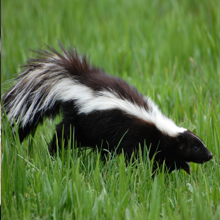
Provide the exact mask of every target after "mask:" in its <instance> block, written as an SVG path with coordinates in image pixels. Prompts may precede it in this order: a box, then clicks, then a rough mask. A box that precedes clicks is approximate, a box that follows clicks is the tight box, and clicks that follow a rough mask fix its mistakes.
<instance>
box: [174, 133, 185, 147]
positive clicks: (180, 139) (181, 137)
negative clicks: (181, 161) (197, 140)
mask: <svg viewBox="0 0 220 220" xmlns="http://www.w3.org/2000/svg"><path fill="white" fill-rule="evenodd" d="M184 140H185V137H184V134H179V135H178V136H177V143H176V145H177V148H178V149H179V150H183V148H184V143H185V141H184Z"/></svg>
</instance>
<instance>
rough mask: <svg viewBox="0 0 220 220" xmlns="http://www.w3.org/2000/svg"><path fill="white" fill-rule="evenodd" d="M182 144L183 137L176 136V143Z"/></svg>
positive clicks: (181, 135) (180, 135)
mask: <svg viewBox="0 0 220 220" xmlns="http://www.w3.org/2000/svg"><path fill="white" fill-rule="evenodd" d="M183 142H184V135H183V134H179V135H178V136H177V143H180V144H181V143H183Z"/></svg>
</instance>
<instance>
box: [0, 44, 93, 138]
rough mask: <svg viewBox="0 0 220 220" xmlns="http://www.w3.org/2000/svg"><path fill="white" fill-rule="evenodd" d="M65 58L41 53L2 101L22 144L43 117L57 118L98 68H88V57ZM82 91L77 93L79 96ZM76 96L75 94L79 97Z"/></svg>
mask: <svg viewBox="0 0 220 220" xmlns="http://www.w3.org/2000/svg"><path fill="white" fill-rule="evenodd" d="M60 47H61V49H62V52H63V54H60V53H58V52H57V51H55V50H54V49H52V48H50V47H48V51H43V50H41V51H38V52H36V53H37V54H38V58H36V59H31V60H29V61H28V62H27V64H26V65H25V67H26V68H27V69H26V71H24V72H23V73H22V74H21V75H19V76H18V77H17V78H16V79H15V80H16V83H15V85H14V86H13V87H12V88H11V89H10V90H8V91H7V92H6V93H5V94H4V96H3V97H2V100H3V105H4V108H5V111H6V114H7V116H8V120H9V121H10V123H11V125H12V127H13V126H14V122H15V123H16V124H17V126H18V127H19V136H20V139H21V141H22V140H23V139H24V138H25V137H26V136H27V135H28V134H29V133H30V132H31V131H32V130H34V129H35V128H36V127H37V124H38V123H39V122H41V121H42V119H43V117H44V116H53V117H54V116H55V115H56V114H57V113H58V112H59V110H60V107H61V106H62V104H63V102H68V101H69V99H71V97H70V91H69V90H70V88H71V93H72V92H74V91H73V90H72V88H74V86H76V84H77V81H80V80H81V78H82V76H83V75H85V74H88V73H91V72H93V71H96V69H95V68H93V67H91V66H89V65H88V64H87V61H86V58H85V56H82V57H79V56H78V54H77V52H76V50H69V51H66V50H65V49H64V48H63V47H62V45H60ZM80 92H83V91H77V93H80ZM76 96H77V94H75V96H73V97H76Z"/></svg>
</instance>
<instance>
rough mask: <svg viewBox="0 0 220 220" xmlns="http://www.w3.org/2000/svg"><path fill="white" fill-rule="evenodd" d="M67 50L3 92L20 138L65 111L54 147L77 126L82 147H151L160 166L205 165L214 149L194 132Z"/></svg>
mask: <svg viewBox="0 0 220 220" xmlns="http://www.w3.org/2000/svg"><path fill="white" fill-rule="evenodd" d="M60 47H61V50H62V54H61V53H59V52H57V51H56V50H55V49H53V48H51V47H48V50H47V51H44V50H40V51H38V52H37V54H38V57H37V58H36V59H31V60H29V61H28V62H27V64H26V65H25V67H26V71H24V72H23V73H21V74H20V75H19V76H18V77H17V78H16V80H17V81H16V83H15V85H14V86H13V87H12V88H11V89H9V90H8V91H7V92H6V93H5V94H4V96H3V98H2V99H3V105H4V108H5V112H6V114H7V117H8V120H9V122H10V124H11V126H12V127H14V126H15V124H14V123H16V125H17V126H18V133H19V137H20V141H23V139H24V138H25V137H26V136H27V135H28V134H29V133H30V132H33V131H34V130H35V129H36V127H37V125H38V124H39V123H40V122H42V120H43V118H44V117H45V116H47V117H49V116H50V117H51V116H52V117H54V116H55V115H57V114H58V113H59V112H60V111H61V113H62V116H63V119H62V122H61V123H60V124H58V125H57V126H56V132H55V134H54V136H53V139H52V141H51V143H50V145H49V149H50V151H51V152H54V151H56V149H57V144H58V146H59V147H60V146H61V142H62V141H64V143H65V145H67V143H68V140H69V138H70V133H71V131H72V130H74V132H75V140H76V141H77V146H82V147H83V146H87V147H88V146H89V147H91V148H93V149H95V148H96V147H98V149H100V150H102V152H104V154H105V152H106V149H107V150H108V152H113V151H116V152H117V153H121V152H122V151H123V152H124V154H125V155H126V157H127V158H131V155H132V153H133V152H137V151H138V150H139V149H141V150H142V152H146V151H144V147H146V146H147V149H148V152H149V157H150V159H152V158H154V163H155V164H156V166H158V165H159V167H160V166H162V165H163V163H164V164H165V167H166V169H167V170H168V171H169V172H171V171H173V170H174V169H181V168H182V169H184V170H185V171H186V172H187V173H188V174H189V173H190V168H189V162H190V161H191V162H195V163H204V162H206V161H209V160H210V159H211V158H212V153H211V152H210V151H209V150H208V149H207V148H206V147H205V145H204V144H203V142H202V140H201V139H200V138H199V137H197V136H196V135H195V134H193V133H192V132H191V131H189V130H187V129H185V128H182V127H178V126H177V125H176V124H175V123H174V122H173V121H172V120H171V119H169V118H167V117H166V116H165V115H163V114H162V113H161V111H160V110H159V109H158V107H157V105H156V104H155V103H154V102H153V101H152V100H151V99H150V98H148V97H145V96H143V95H141V94H140V93H139V92H138V91H137V89H136V88H134V87H132V86H130V85H129V84H128V83H126V82H125V81H124V80H122V79H119V78H116V77H113V76H111V75H108V74H107V73H105V71H104V70H103V69H100V68H96V67H94V66H92V65H90V64H88V62H87V60H86V57H85V56H79V55H78V53H77V51H76V50H75V49H74V50H65V49H64V48H63V46H62V45H61V44H60Z"/></svg>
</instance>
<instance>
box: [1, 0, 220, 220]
mask: <svg viewBox="0 0 220 220" xmlns="http://www.w3.org/2000/svg"><path fill="white" fill-rule="evenodd" d="M219 10H220V1H218V0H209V1H207V0H201V1H199V2H198V1H196V0H184V1H175V0H167V1H162V0H161V1H159V0H154V1H149V0H147V1H144V0H136V1H133V0H117V1H115V0H112V1H107V0H92V1H85V0H77V1H76V0H66V1H61V0H60V1H45V0H38V1H35V0H20V1H16V0H10V1H6V0H3V1H2V18H1V19H2V27H1V33H2V36H1V37H2V38H1V45H2V48H1V61H2V64H1V83H2V85H1V92H2V94H3V93H4V92H5V91H6V90H7V89H8V88H9V87H10V86H11V85H12V84H13V82H12V79H13V78H14V77H15V76H17V74H18V72H20V71H21V68H20V66H21V65H23V64H24V63H25V61H26V60H27V59H28V58H30V57H33V56H34V54H33V53H32V52H31V50H30V49H39V48H40V49H45V45H51V46H53V47H55V48H56V49H59V48H58V40H60V41H61V42H62V43H63V44H64V46H65V47H76V48H77V50H78V51H79V53H86V54H87V55H88V57H89V59H90V60H91V62H92V63H93V64H95V65H97V66H100V67H103V68H104V69H105V70H106V71H107V72H108V73H110V74H112V75H115V76H119V77H121V78H123V79H125V80H126V81H128V82H129V83H130V84H132V85H134V86H136V87H137V88H138V90H139V91H140V92H141V93H143V94H145V95H148V96H150V97H151V98H152V99H153V100H154V101H155V102H156V103H157V104H158V106H159V107H160V109H161V110H162V112H163V113H164V114H166V115H168V116H169V117H170V118H172V119H173V120H174V121H175V122H176V123H177V124H178V125H182V126H184V127H186V128H188V129H190V130H192V131H193V132H195V133H196V134H197V135H198V136H200V137H201V138H202V139H203V141H204V143H205V144H206V146H207V147H208V148H209V150H210V151H211V152H212V153H213V155H214V157H213V159H212V160H211V161H209V162H208V163H205V164H203V165H197V164H193V163H191V175H190V176H188V175H187V174H186V173H185V172H184V171H182V170H181V171H174V172H172V173H171V174H167V173H165V172H163V171H161V172H160V173H159V174H158V175H156V176H155V178H151V169H150V167H151V166H150V165H151V164H150V162H149V161H148V160H147V159H146V158H140V160H138V161H137V162H136V163H135V164H127V166H125V162H124V157H123V155H120V156H116V157H115V158H114V159H112V160H111V161H108V162H107V163H104V162H103V161H101V160H100V159H99V154H98V153H96V152H94V153H89V152H88V151H80V150H72V149H70V146H69V147H68V150H64V149H63V150H62V151H61V152H59V153H58V154H57V155H56V156H54V157H50V156H49V153H48V150H47V143H48V142H49V141H50V139H51V137H52V134H53V131H54V126H55V124H56V123H58V122H59V120H60V116H59V117H57V118H56V119H55V120H54V121H51V120H48V119H47V120H45V121H44V123H43V124H42V125H41V126H39V128H38V130H37V132H36V135H35V137H34V138H32V137H29V138H27V140H25V141H24V142H23V143H22V144H20V143H19V140H18V137H17V136H15V138H13V134H12V132H11V129H10V127H9V125H8V123H7V121H5V120H4V121H3V124H2V128H3V131H2V156H1V166H2V167H1V171H2V174H1V180H2V181H1V184H2V192H1V195H2V200H1V205H2V216H1V217H2V219H10V220H11V219H77V220H78V219H117V220H118V219H131V220H133V219H135V220H136V219H137V220H138V219H149V220H153V219H167V220H168V219H169V220H170V219H184V220H186V219H198V220H203V219H204V220H207V219H208V220H211V219H212V220H215V219H216V220H217V219H220V13H219Z"/></svg>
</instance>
